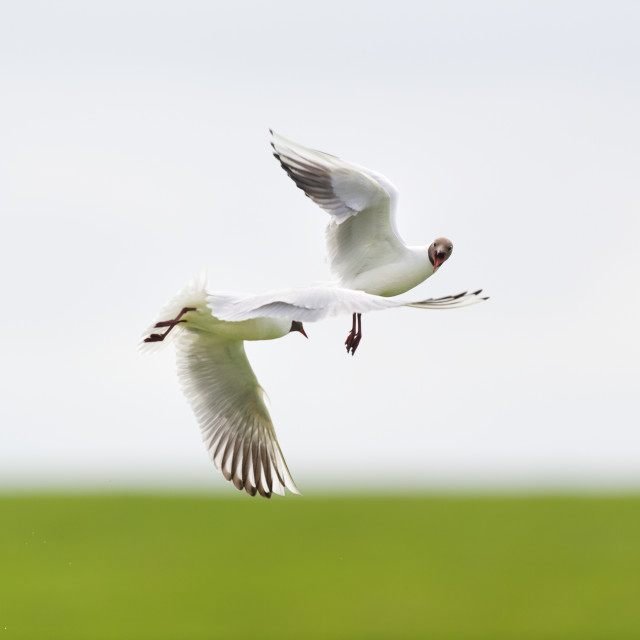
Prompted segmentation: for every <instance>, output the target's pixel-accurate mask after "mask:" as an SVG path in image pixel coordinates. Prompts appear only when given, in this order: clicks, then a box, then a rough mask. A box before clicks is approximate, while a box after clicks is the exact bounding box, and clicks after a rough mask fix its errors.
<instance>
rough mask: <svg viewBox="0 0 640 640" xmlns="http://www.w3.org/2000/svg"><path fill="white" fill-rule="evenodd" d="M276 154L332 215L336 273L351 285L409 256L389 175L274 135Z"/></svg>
mask: <svg viewBox="0 0 640 640" xmlns="http://www.w3.org/2000/svg"><path fill="white" fill-rule="evenodd" d="M271 134H272V142H271V145H272V146H273V149H274V155H275V157H276V158H277V159H278V160H279V162H280V164H281V165H282V168H283V169H284V170H285V171H286V172H287V174H288V175H289V177H290V178H291V179H292V180H293V181H294V182H295V183H296V185H297V186H298V187H299V188H300V189H302V190H303V191H304V193H305V194H306V195H307V196H308V197H309V198H311V199H312V200H313V201H314V202H315V203H316V204H317V205H318V206H319V207H321V208H322V209H324V210H325V211H326V212H327V213H328V214H330V215H331V221H330V222H329V225H328V227H327V231H326V241H327V253H328V259H329V265H330V268H331V271H332V273H334V275H336V276H337V277H339V278H340V280H341V281H342V283H343V284H346V283H348V282H349V280H351V279H352V278H355V277H356V276H357V275H358V274H359V273H362V272H363V271H367V270H369V269H370V268H373V267H375V266H379V265H380V264H384V263H386V262H390V261H393V260H395V259H396V258H397V256H398V255H399V254H402V253H403V252H404V251H406V247H405V245H404V243H403V242H402V240H401V239H400V237H399V235H398V233H397V229H396V226H395V209H396V202H397V191H396V189H395V187H394V186H393V185H392V184H391V182H389V181H388V180H387V179H386V178H385V177H384V176H381V175H380V174H378V173H376V172H374V171H371V170H370V169H366V168H364V167H360V166H358V165H355V164H352V163H349V162H345V161H344V160H341V159H340V158H337V157H335V156H332V155H329V154H327V153H323V152H321V151H314V150H312V149H308V148H306V147H303V146H302V145H299V144H296V143H295V142H291V141H290V140H287V139H286V138H283V137H282V136H280V135H278V134H277V133H274V132H273V131H272V132H271Z"/></svg>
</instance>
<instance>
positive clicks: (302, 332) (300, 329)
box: [298, 327, 309, 340]
mask: <svg viewBox="0 0 640 640" xmlns="http://www.w3.org/2000/svg"><path fill="white" fill-rule="evenodd" d="M298 331H299V332H300V333H301V334H302V335H303V336H304V337H305V338H306V339H307V340H308V339H309V336H308V335H307V334H306V332H305V330H304V327H300V328H299V329H298Z"/></svg>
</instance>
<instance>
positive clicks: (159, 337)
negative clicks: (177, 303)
mask: <svg viewBox="0 0 640 640" xmlns="http://www.w3.org/2000/svg"><path fill="white" fill-rule="evenodd" d="M189 311H196V308H195V307H185V308H184V309H183V310H182V311H181V312H180V313H179V314H178V315H177V316H176V317H175V318H174V319H173V320H163V321H162V322H156V323H155V325H154V326H155V327H169V328H168V329H167V330H166V331H165V332H164V333H152V334H151V335H150V336H149V337H148V338H145V339H144V341H145V342H162V341H163V340H164V339H165V338H166V337H167V336H168V335H169V332H170V331H171V329H173V327H175V326H176V325H177V324H180V323H181V322H186V320H181V319H180V318H182V316H183V315H184V314H185V313H188V312H189Z"/></svg>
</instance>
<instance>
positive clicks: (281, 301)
mask: <svg viewBox="0 0 640 640" xmlns="http://www.w3.org/2000/svg"><path fill="white" fill-rule="evenodd" d="M481 291H482V290H478V291H474V292H472V293H467V292H463V293H459V294H457V295H455V296H445V297H442V298H429V299H427V300H416V301H410V300H403V299H402V298H385V297H382V296H375V295H371V294H369V293H365V292H364V291H356V290H353V289H343V288H340V287H326V286H318V287H306V288H300V289H288V290H283V291H271V292H269V293H265V294H261V295H256V296H238V297H237V298H235V299H233V298H232V297H231V296H225V297H220V298H218V296H216V294H215V293H214V294H210V295H209V296H208V298H207V304H208V306H209V308H210V309H211V313H212V314H213V315H214V316H215V317H217V318H219V319H221V320H227V321H235V322H238V321H242V320H249V319H251V318H260V317H272V318H292V319H294V320H298V321H300V322H315V321H317V320H322V319H323V318H326V317H329V316H336V315H340V314H351V313H366V312H368V311H380V310H382V309H390V308H393V307H416V308H419V309H453V308H457V307H466V306H470V305H472V304H476V303H477V302H482V301H483V300H486V298H483V297H481V296H480V293H481Z"/></svg>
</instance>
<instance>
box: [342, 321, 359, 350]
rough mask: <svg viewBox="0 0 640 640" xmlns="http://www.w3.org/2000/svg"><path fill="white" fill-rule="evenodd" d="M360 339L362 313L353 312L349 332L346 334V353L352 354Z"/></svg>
mask: <svg viewBox="0 0 640 640" xmlns="http://www.w3.org/2000/svg"><path fill="white" fill-rule="evenodd" d="M360 340H362V314H361V313H354V314H353V324H352V325H351V333H350V334H349V335H348V336H347V339H346V341H345V344H346V345H347V353H349V352H351V355H354V354H355V352H356V349H357V348H358V345H359V344H360Z"/></svg>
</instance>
